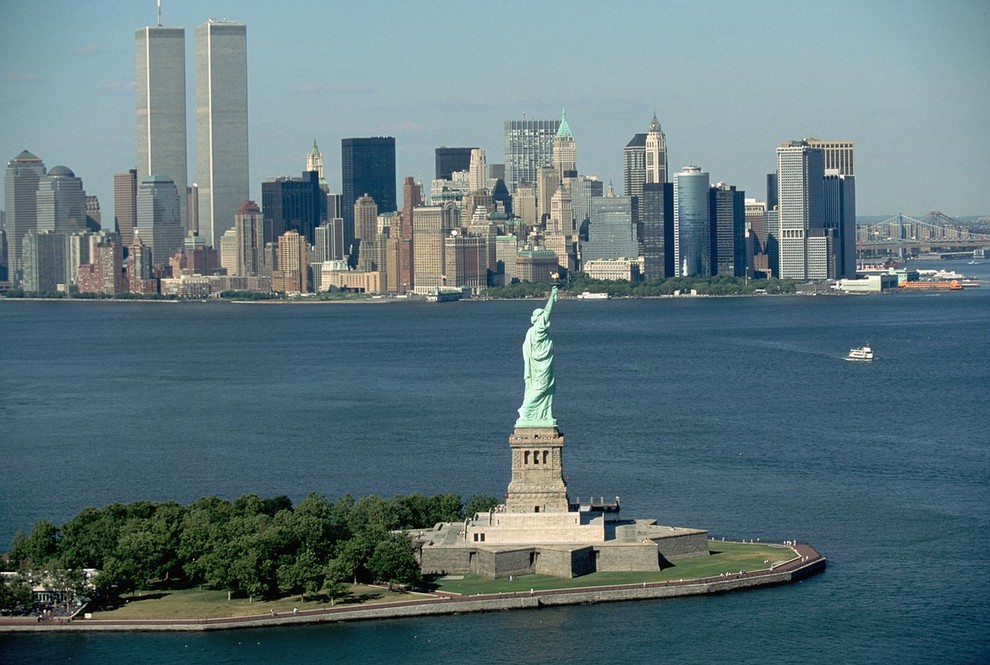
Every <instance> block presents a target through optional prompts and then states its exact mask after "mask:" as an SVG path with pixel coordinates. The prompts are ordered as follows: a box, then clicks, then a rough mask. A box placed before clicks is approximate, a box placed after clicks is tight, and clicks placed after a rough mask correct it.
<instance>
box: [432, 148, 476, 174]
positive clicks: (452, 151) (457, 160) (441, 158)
mask: <svg viewBox="0 0 990 665" xmlns="http://www.w3.org/2000/svg"><path fill="white" fill-rule="evenodd" d="M472 150H477V147H473V148H447V147H440V148H437V149H436V150H435V158H436V173H435V174H434V177H435V178H436V179H437V180H450V179H451V177H452V176H453V174H454V173H455V172H457V171H467V170H469V169H470V168H471V151H472Z"/></svg>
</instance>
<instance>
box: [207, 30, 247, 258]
mask: <svg viewBox="0 0 990 665" xmlns="http://www.w3.org/2000/svg"><path fill="white" fill-rule="evenodd" d="M247 83H248V79H247V27H246V26H245V25H244V24H243V23H237V22H234V21H226V20H223V21H217V20H213V19H210V20H209V21H207V22H206V23H204V24H203V25H200V26H198V27H197V28H196V163H197V167H198V168H197V178H198V180H197V183H196V184H197V186H198V188H199V192H198V201H199V210H198V227H197V228H198V229H199V235H200V236H201V237H203V238H205V239H206V242H207V244H208V245H210V246H211V247H219V243H220V236H222V235H223V234H224V231H226V230H227V229H229V228H232V227H233V226H234V215H236V214H237V210H238V208H240V206H241V203H243V202H244V201H246V200H247V199H248V197H249V195H250V179H249V177H248V104H247V99H248V92H247Z"/></svg>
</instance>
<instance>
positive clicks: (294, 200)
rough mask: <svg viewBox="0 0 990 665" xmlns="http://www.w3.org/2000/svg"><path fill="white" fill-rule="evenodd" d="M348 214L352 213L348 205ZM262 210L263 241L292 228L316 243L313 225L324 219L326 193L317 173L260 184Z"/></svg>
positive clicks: (275, 237) (309, 172) (266, 181)
mask: <svg viewBox="0 0 990 665" xmlns="http://www.w3.org/2000/svg"><path fill="white" fill-rule="evenodd" d="M351 208H352V210H351V214H352V215H353V214H354V211H353V208H354V206H353V205H351ZM261 209H262V210H263V211H264V217H265V242H266V243H267V242H276V241H277V240H278V238H279V236H281V235H282V234H283V233H285V232H286V231H295V232H296V233H298V234H299V235H301V236H302V237H303V238H305V239H306V242H308V243H309V244H311V245H312V244H314V243H315V242H316V237H315V233H316V227H317V226H319V225H320V224H322V223H323V221H324V220H325V219H326V209H327V195H326V194H325V193H324V192H323V190H322V189H321V188H320V175H319V173H317V172H316V171H304V172H303V174H302V177H301V178H286V177H284V176H283V177H279V178H268V179H267V180H264V181H263V182H262V183H261Z"/></svg>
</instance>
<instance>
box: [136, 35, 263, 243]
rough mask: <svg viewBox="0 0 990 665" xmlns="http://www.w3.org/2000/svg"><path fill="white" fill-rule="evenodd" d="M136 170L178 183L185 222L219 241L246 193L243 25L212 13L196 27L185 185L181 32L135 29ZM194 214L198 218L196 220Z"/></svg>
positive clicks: (141, 175)
mask: <svg viewBox="0 0 990 665" xmlns="http://www.w3.org/2000/svg"><path fill="white" fill-rule="evenodd" d="M134 55H135V58H134V62H135V70H136V74H135V97H136V120H137V177H138V184H139V185H140V184H141V183H142V182H144V181H145V179H147V178H149V177H152V176H154V177H155V178H156V180H157V181H158V182H159V183H161V182H163V181H164V180H166V179H167V180H171V181H172V183H174V185H175V188H176V195H177V198H178V208H179V215H180V220H179V221H180V222H181V224H182V227H183V228H184V229H186V230H189V231H198V233H199V236H200V237H201V238H202V239H203V240H204V241H205V242H206V244H209V245H212V246H213V247H219V246H220V236H222V235H223V233H224V231H226V230H227V229H228V228H230V227H231V226H233V223H234V215H235V214H237V210H238V208H239V207H240V205H241V204H242V203H243V202H244V201H246V200H247V199H248V198H249V193H250V191H249V190H250V180H249V176H248V112H247V27H246V26H245V25H244V24H243V23H236V22H233V21H226V20H224V21H216V20H213V19H210V20H209V21H207V22H206V23H204V24H202V25H200V26H197V28H196V70H195V76H196V178H197V180H196V187H195V188H193V189H192V190H191V192H190V191H187V187H188V181H189V180H188V162H187V157H186V32H185V28H178V27H164V26H162V25H161V24H160V21H159V25H156V26H147V27H144V28H140V29H138V30H136V31H135V33H134ZM197 220H198V223H197Z"/></svg>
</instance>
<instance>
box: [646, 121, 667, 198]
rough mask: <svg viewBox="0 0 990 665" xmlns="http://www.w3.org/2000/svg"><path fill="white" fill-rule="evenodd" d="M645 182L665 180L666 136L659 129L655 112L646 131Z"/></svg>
mask: <svg viewBox="0 0 990 665" xmlns="http://www.w3.org/2000/svg"><path fill="white" fill-rule="evenodd" d="M645 157H646V163H645V165H644V166H645V168H646V182H667V137H666V136H664V133H663V131H662V130H661V129H660V121H659V120H657V114H656V113H654V114H653V120H651V121H650V128H649V130H647V132H646V153H645Z"/></svg>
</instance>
